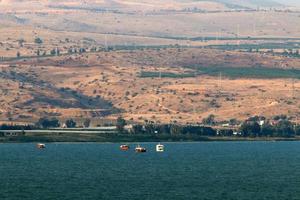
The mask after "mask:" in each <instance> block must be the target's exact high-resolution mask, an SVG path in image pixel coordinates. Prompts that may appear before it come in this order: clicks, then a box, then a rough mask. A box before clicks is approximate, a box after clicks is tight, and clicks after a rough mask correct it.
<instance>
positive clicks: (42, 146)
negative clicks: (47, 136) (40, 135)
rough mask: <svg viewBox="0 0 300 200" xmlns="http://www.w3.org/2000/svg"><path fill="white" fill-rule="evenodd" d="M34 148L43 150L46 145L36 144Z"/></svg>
mask: <svg viewBox="0 0 300 200" xmlns="http://www.w3.org/2000/svg"><path fill="white" fill-rule="evenodd" d="M36 148H38V149H45V148H46V145H45V144H42V143H38V144H36Z"/></svg>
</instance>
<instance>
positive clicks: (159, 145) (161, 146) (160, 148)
mask: <svg viewBox="0 0 300 200" xmlns="http://www.w3.org/2000/svg"><path fill="white" fill-rule="evenodd" d="M156 151H157V152H164V151H165V146H164V145H162V144H160V143H159V144H158V145H156Z"/></svg>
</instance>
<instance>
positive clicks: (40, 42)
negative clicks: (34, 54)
mask: <svg viewBox="0 0 300 200" xmlns="http://www.w3.org/2000/svg"><path fill="white" fill-rule="evenodd" d="M34 43H36V44H42V43H43V40H42V39H41V38H39V37H37V38H35V39H34Z"/></svg>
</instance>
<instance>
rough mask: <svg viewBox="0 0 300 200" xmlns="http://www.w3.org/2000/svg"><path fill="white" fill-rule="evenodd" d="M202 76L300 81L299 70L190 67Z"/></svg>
mask: <svg viewBox="0 0 300 200" xmlns="http://www.w3.org/2000/svg"><path fill="white" fill-rule="evenodd" d="M190 68H192V69H195V70H197V71H199V72H200V73H202V74H206V75H210V76H219V75H220V73H222V76H227V77H231V78H240V77H249V78H296V79H300V70H298V69H279V68H265V67H213V66H212V67H202V66H193V67H190Z"/></svg>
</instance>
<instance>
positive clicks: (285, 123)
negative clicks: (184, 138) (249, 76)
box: [0, 115, 300, 137]
mask: <svg viewBox="0 0 300 200" xmlns="http://www.w3.org/2000/svg"><path fill="white" fill-rule="evenodd" d="M203 122H205V123H206V124H202V125H180V124H156V123H153V122H148V123H143V124H134V125H132V126H131V128H129V129H128V128H126V125H127V123H126V121H125V120H124V119H123V118H121V117H119V118H118V119H117V121H116V124H115V125H116V132H117V133H118V134H128V135H197V136H212V137H213V136H226V137H231V136H232V137H233V136H234V137H294V136H300V125H297V124H296V123H293V122H292V121H291V120H290V119H289V118H288V117H287V116H285V115H280V116H276V117H274V118H273V119H272V120H267V119H266V118H265V117H261V116H255V117H251V118H249V119H247V120H245V121H244V122H242V123H241V124H239V125H236V126H229V127H221V126H217V125H216V122H214V121H213V120H212V117H209V120H208V119H207V118H206V119H204V120H203ZM90 124H91V121H90V119H86V120H85V121H84V122H83V126H81V127H86V128H88V127H90ZM59 127H63V128H76V127H77V123H76V121H75V120H73V119H68V120H66V121H65V122H64V123H63V124H61V123H60V121H59V120H58V119H56V118H50V119H48V118H41V119H39V120H38V122H36V124H35V125H27V126H22V125H6V124H3V125H1V126H0V130H33V129H51V128H59Z"/></svg>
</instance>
